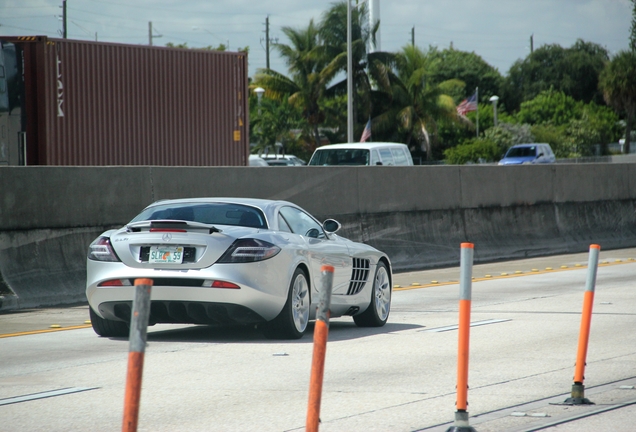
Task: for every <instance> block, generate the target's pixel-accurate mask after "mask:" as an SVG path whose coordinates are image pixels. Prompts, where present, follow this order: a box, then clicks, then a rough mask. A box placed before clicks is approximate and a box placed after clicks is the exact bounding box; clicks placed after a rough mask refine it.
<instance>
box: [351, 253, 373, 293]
mask: <svg viewBox="0 0 636 432" xmlns="http://www.w3.org/2000/svg"><path fill="white" fill-rule="evenodd" d="M368 279H369V260H368V259H362V258H354V259H353V269H352V270H351V281H350V282H349V290H348V291H347V295H355V294H358V293H359V292H360V291H362V288H364V285H365V284H366V283H367V280H368Z"/></svg>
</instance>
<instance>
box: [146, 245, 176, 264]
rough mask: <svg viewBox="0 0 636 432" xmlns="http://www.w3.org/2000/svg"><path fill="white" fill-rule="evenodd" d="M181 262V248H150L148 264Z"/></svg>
mask: <svg viewBox="0 0 636 432" xmlns="http://www.w3.org/2000/svg"><path fill="white" fill-rule="evenodd" d="M182 261H183V247H182V246H150V255H149V256H148V262H149V263H150V264H181V262H182Z"/></svg>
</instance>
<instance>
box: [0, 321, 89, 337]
mask: <svg viewBox="0 0 636 432" xmlns="http://www.w3.org/2000/svg"><path fill="white" fill-rule="evenodd" d="M90 326H91V325H90V324H84V325H78V326H70V327H60V328H48V329H44V330H31V331H25V332H18V333H6V334H0V339H2V338H8V337H15V336H28V335H34V334H40V333H52V332H58V331H64V330H78V329H85V328H90Z"/></svg>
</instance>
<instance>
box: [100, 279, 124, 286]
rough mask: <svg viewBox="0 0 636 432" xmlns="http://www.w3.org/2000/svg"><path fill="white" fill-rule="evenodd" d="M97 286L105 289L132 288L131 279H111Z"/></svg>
mask: <svg viewBox="0 0 636 432" xmlns="http://www.w3.org/2000/svg"><path fill="white" fill-rule="evenodd" d="M97 286H105V287H120V286H132V284H131V283H130V280H129V279H111V280H107V281H104V282H100V283H99V284H98V285H97Z"/></svg>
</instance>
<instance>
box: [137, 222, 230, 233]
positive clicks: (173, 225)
mask: <svg viewBox="0 0 636 432" xmlns="http://www.w3.org/2000/svg"><path fill="white" fill-rule="evenodd" d="M126 231H128V232H141V231H159V232H161V231H164V232H187V231H203V232H207V233H208V234H214V233H220V232H222V231H221V230H220V229H218V228H217V227H215V226H214V225H210V224H204V223H201V222H193V221H181V220H169V219H162V220H151V221H139V222H133V223H129V224H128V225H126Z"/></svg>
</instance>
